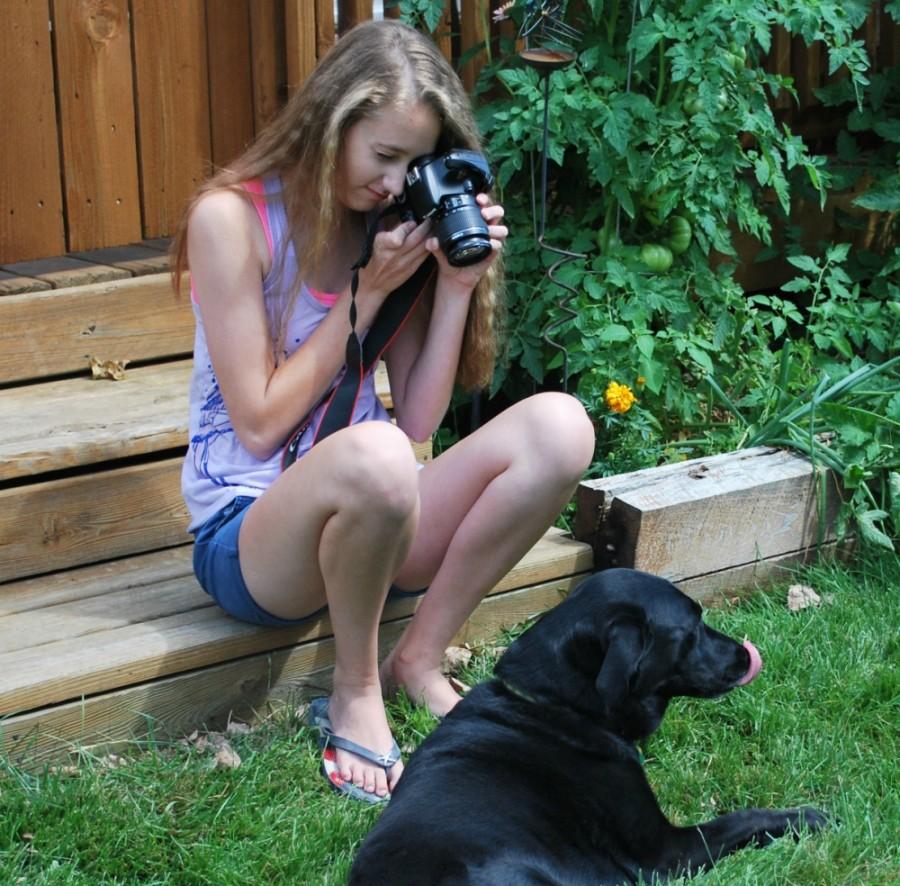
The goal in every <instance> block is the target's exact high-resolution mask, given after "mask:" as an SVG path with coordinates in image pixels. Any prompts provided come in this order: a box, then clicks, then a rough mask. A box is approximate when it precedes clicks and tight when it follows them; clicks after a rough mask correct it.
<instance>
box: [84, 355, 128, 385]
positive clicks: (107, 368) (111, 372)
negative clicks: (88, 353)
mask: <svg viewBox="0 0 900 886" xmlns="http://www.w3.org/2000/svg"><path fill="white" fill-rule="evenodd" d="M130 362H131V361H130V360H98V359H97V358H96V357H91V375H92V376H93V377H94V378H111V379H112V380H113V381H121V380H122V379H123V378H125V367H126V366H127V365H128V364H129V363H130Z"/></svg>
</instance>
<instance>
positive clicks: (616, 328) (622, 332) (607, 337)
mask: <svg viewBox="0 0 900 886" xmlns="http://www.w3.org/2000/svg"><path fill="white" fill-rule="evenodd" d="M630 340H631V331H630V330H629V329H628V328H627V327H625V326H622V325H621V324H620V323H611V324H610V325H609V326H607V327H605V328H604V329H603V331H602V332H601V333H600V341H602V342H614V341H630Z"/></svg>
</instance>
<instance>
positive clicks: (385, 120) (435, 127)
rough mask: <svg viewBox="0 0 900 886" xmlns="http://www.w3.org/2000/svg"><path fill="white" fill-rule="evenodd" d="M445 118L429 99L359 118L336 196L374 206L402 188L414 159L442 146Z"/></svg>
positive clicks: (354, 205)
mask: <svg viewBox="0 0 900 886" xmlns="http://www.w3.org/2000/svg"><path fill="white" fill-rule="evenodd" d="M440 134H441V122H440V120H439V119H438V116H437V114H435V113H434V111H433V110H432V109H431V108H430V107H428V105H425V104H422V103H419V104H415V105H406V104H404V105H389V106H388V107H386V108H382V109H381V110H380V111H376V112H375V114H373V115H372V116H371V117H365V118H363V119H362V120H359V121H358V122H357V123H354V124H353V126H351V127H350V129H349V130H348V131H347V135H346V137H345V139H344V145H343V150H342V151H341V154H340V158H339V160H338V170H337V178H336V185H337V188H336V190H337V199H338V202H339V203H340V204H341V205H342V206H344V207H345V208H346V209H350V210H354V211H356V212H371V211H372V210H373V209H375V207H376V206H378V205H379V204H380V203H382V202H383V201H384V200H385V199H386V198H387V197H388V196H391V195H393V196H394V197H399V196H400V194H402V193H403V188H404V185H405V181H406V170H407V168H408V167H409V164H410V162H411V161H413V160H415V159H416V158H417V157H421V156H422V154H431V153H433V152H434V150H435V148H436V147H437V143H438V139H439V138H440Z"/></svg>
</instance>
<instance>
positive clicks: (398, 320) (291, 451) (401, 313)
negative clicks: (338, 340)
mask: <svg viewBox="0 0 900 886" xmlns="http://www.w3.org/2000/svg"><path fill="white" fill-rule="evenodd" d="M396 211H397V207H396V206H389V207H388V208H387V209H386V210H384V212H382V213H381V214H380V215H379V216H378V217H377V218H376V219H375V220H374V221H373V222H372V224H371V225H370V226H369V230H368V231H367V233H366V243H365V246H364V248H363V253H362V255H361V256H360V258H359V260H358V261H357V262H356V263H355V264H354V265H353V277H352V278H351V280H350V310H349V316H350V335H349V336H348V337H347V347H346V352H345V369H344V372H343V374H342V375H341V377H340V379H339V381H338V382H337V384H336V385H335V386H334V387H333V388H331V389H330V390H329V391H328V392H327V393H326V394H325V396H324V397H322V399H321V400H320V401H319V402H318V404H316V406H315V407H314V408H313V409H312V410H311V411H310V412H309V413H308V414H307V416H306V417H305V418H304V419H303V421H302V422H300V424H299V425H298V426H297V427H296V429H295V430H294V431H293V432H292V433H291V435H290V437H288V440H287V443H286V444H285V447H284V451H283V453H282V456H281V469H282V470H286V469H287V468H288V467H290V466H291V465H292V464H293V463H294V462H295V461H296V460H297V453H298V451H299V448H300V440H301V438H302V437H303V435H304V434H305V433H306V431H307V430H308V429H309V426H310V425H311V424H312V422H313V421H314V420H318V426H317V427H316V430H315V433H314V436H313V442H312V445H313V446H315V444H316V443H319V442H320V441H322V440H324V439H325V438H326V437H328V436H329V435H330V434H333V433H334V432H335V431H338V430H340V429H341V428H346V427H347V426H349V424H350V423H351V421H352V419H353V411H354V409H355V408H356V401H357V400H358V399H359V394H360V391H361V390H362V386H363V382H364V380H365V377H366V375H368V374H369V373H370V372H372V371H373V370H374V368H375V366H376V365H377V364H378V361H379V360H380V359H381V357H382V355H383V354H384V352H385V351H386V350H387V349H388V348H389V347H390V345H391V342H392V341H393V340H394V338H395V336H396V335H397V333H398V332H399V331H400V330H401V329H402V328H403V325H404V323H405V322H406V320H407V319H408V318H409V316H410V315H411V314H412V311H413V309H414V308H415V306H416V305H417V304H418V302H419V298H420V297H421V295H422V293H423V292H424V290H425V287H426V285H427V284H428V281H429V280H430V279H431V277H432V275H433V274H434V272H435V270H436V267H437V263H436V261H435V259H434V257H433V256H428V258H426V259H425V261H424V262H423V263H422V264H421V265H420V266H419V267H418V269H417V270H416V271H415V273H413V274H412V276H410V277H409V279H408V280H406V282H404V283H402V284H401V285H400V286H398V287H397V288H396V289H395V290H394V291H393V292H391V294H390V295H388V297H387V298H386V299H385V301H384V303H383V304H382V306H381V308H380V310H379V311H378V315H377V316H376V317H375V320H374V321H373V323H372V325H371V326H370V327H369V330H368V332H367V333H366V335H365V340H364V341H360V338H359V335H358V334H357V331H356V292H357V289H358V288H359V270H360V268H364V267H365V266H366V265H367V264H368V263H369V259H370V258H371V257H372V246H373V243H374V241H375V235H376V234H377V233H378V230H379V226H380V223H381V221H382V219H383V218H385V216H387V215H389V214H391V213H394V212H396ZM323 406H324V408H322V407H323Z"/></svg>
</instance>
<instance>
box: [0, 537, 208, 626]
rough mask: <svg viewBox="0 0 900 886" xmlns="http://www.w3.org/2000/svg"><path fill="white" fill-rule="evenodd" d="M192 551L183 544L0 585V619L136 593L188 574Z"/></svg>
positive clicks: (189, 545)
mask: <svg viewBox="0 0 900 886" xmlns="http://www.w3.org/2000/svg"><path fill="white" fill-rule="evenodd" d="M193 550H194V549H193V546H192V545H191V544H188V543H185V544H184V545H182V546H180V547H175V548H167V549H166V550H162V551H152V552H150V553H148V554H135V555H134V556H131V557H126V558H125V559H122V560H113V561H110V562H108V563H95V564H92V565H90V566H82V567H80V568H77V569H67V570H65V571H64V572H55V573H52V574H50V575H41V576H38V577H37V578H23V579H19V580H18V581H13V582H8V583H7V584H0V621H2V619H3V617H4V616H10V615H15V614H16V613H22V612H29V611H32V610H36V609H43V608H46V607H51V606H59V605H60V604H63V603H70V602H73V601H77V602H86V601H90V600H92V599H93V598H95V597H102V596H103V595H104V594H108V593H116V592H118V591H124V590H128V591H130V592H131V593H133V594H135V595H139V594H141V593H143V592H144V591H145V590H147V589H152V588H153V586H154V585H156V584H163V583H165V582H168V581H171V580H173V579H178V578H181V579H183V578H185V577H189V576H190V575H191V574H192V565H191V560H192V556H193ZM148 593H152V590H150V591H148Z"/></svg>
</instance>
